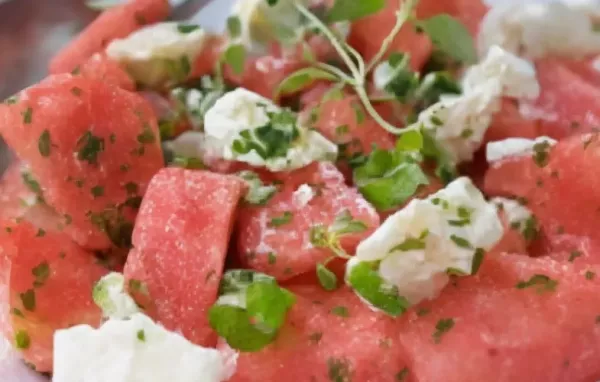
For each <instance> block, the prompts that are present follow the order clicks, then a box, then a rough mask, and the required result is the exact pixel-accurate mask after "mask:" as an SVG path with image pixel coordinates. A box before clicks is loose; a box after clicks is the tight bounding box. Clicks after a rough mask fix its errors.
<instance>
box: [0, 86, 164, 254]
mask: <svg viewBox="0 0 600 382" xmlns="http://www.w3.org/2000/svg"><path fill="white" fill-rule="evenodd" d="M18 97H19V100H18V102H17V103H16V104H13V105H0V132H1V133H2V135H3V138H4V139H5V141H6V142H7V143H8V145H9V146H10V147H11V148H12V149H13V150H14V151H15V152H16V153H17V155H18V156H19V157H20V158H21V159H22V160H24V161H26V162H27V163H28V164H29V166H30V168H31V172H32V174H33V175H34V176H35V177H36V179H37V180H38V181H39V183H40V186H41V188H42V190H43V193H44V197H45V199H46V201H47V202H48V204H49V205H51V206H52V207H53V208H54V209H55V210H56V211H57V212H59V214H60V215H63V216H64V217H65V224H67V223H69V222H70V224H67V225H66V227H65V230H66V231H67V232H68V233H69V234H70V235H72V237H73V239H74V240H75V241H76V242H78V243H79V244H80V245H82V246H84V247H86V248H90V249H106V248H109V247H110V246H111V245H112V244H113V243H114V244H117V245H124V244H126V242H127V241H129V234H130V229H129V233H128V232H127V231H128V229H127V228H128V227H131V223H132V221H133V218H134V217H135V215H134V214H133V213H131V212H130V211H129V210H130V209H129V208H128V206H131V207H135V206H136V203H138V202H139V198H140V197H141V196H142V195H143V193H144V191H145V189H146V186H147V184H148V182H149V181H150V178H151V177H152V176H153V175H154V174H155V173H156V172H157V171H158V170H159V169H160V168H161V167H163V156H162V150H161V147H160V140H159V138H158V128H157V123H156V118H155V116H154V113H153V111H152V109H151V108H150V106H149V104H148V103H147V102H146V101H145V100H144V99H143V98H141V97H140V96H139V95H137V94H135V93H130V92H128V91H125V90H122V89H119V88H117V87H113V86H111V85H108V84H105V83H102V82H98V81H93V80H89V79H86V78H83V77H81V76H71V75H68V74H64V75H58V76H52V77H49V78H48V79H46V80H44V81H42V82H41V83H40V84H38V85H35V86H33V87H31V88H28V89H25V90H24V91H23V92H21V93H20V94H19V96H18ZM107 222H108V223H107ZM107 224H108V225H107ZM103 231H107V233H108V235H107V234H106V233H105V232H103Z"/></svg>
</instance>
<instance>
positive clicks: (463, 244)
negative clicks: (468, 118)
mask: <svg viewBox="0 0 600 382" xmlns="http://www.w3.org/2000/svg"><path fill="white" fill-rule="evenodd" d="M450 240H452V241H453V242H454V244H456V246H458V247H460V248H464V249H473V246H472V245H471V243H470V242H469V241H468V240H467V239H465V238H464V237H460V236H457V235H450Z"/></svg>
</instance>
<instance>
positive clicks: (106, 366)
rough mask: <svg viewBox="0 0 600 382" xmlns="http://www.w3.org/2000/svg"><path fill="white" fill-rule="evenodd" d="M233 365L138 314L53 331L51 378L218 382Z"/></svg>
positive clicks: (80, 381) (74, 381)
mask: <svg viewBox="0 0 600 382" xmlns="http://www.w3.org/2000/svg"><path fill="white" fill-rule="evenodd" d="M234 369H235V359H234V360H229V359H225V357H224V356H223V355H222V354H221V353H220V352H219V351H218V350H216V349H208V348H204V347H201V346H197V345H194V344H192V343H191V342H189V341H188V340H186V339H185V338H184V337H182V336H181V335H179V334H177V333H173V332H170V331H168V330H166V329H164V328H163V327H162V326H160V325H158V324H156V323H154V322H153V321H152V320H151V319H150V318H148V317H147V316H145V315H143V314H141V313H138V314H135V315H133V316H132V317H131V318H130V319H128V320H115V319H111V320H109V321H107V322H106V323H104V325H102V327H100V328H99V329H94V328H92V327H90V326H87V325H80V326H75V327H72V328H70V329H65V330H58V331H57V332H56V333H55V335H54V378H53V381H54V382H99V381H102V382H104V381H110V382H165V381H177V382H199V381H203V382H221V381H225V380H227V379H228V378H229V377H230V376H231V375H232V374H233V371H234Z"/></svg>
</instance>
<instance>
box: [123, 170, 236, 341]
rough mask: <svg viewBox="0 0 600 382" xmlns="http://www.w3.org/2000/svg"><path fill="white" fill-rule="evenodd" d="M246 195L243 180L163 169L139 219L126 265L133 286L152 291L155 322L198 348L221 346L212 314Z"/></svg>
mask: <svg viewBox="0 0 600 382" xmlns="http://www.w3.org/2000/svg"><path fill="white" fill-rule="evenodd" d="M244 189H245V185H244V183H243V181H241V180H240V179H238V178H236V177H232V176H227V175H220V174H214V173H210V172H206V171H190V170H184V169H179V168H169V169H164V170H162V171H160V172H159V173H158V174H157V175H156V176H155V177H154V178H153V179H152V182H151V183H150V186H149V187H148V191H147V193H146V196H145V197H144V201H143V202H142V206H141V208H140V213H139V216H138V218H137V221H136V226H135V230H134V233H133V244H134V247H135V249H134V250H133V251H132V252H131V253H130V255H129V258H128V259H127V264H126V265H125V274H126V277H127V278H128V279H129V280H130V281H129V282H128V283H129V284H128V285H129V287H130V288H131V287H132V286H133V285H136V284H137V285H138V286H139V288H141V289H142V293H147V297H148V299H149V300H150V301H152V304H153V308H152V310H154V309H155V310H156V311H155V314H154V315H153V318H155V319H156V320H158V322H160V323H161V324H163V325H164V326H165V327H166V328H167V329H169V330H176V331H180V332H181V333H182V334H183V335H184V336H185V337H186V338H187V339H188V340H190V341H192V342H194V343H196V344H199V345H203V346H214V345H215V343H216V334H215V333H214V332H213V331H212V329H211V328H210V326H209V324H208V317H207V311H208V309H209V308H210V307H211V306H212V304H213V303H214V302H215V301H216V298H217V292H218V288H219V281H220V279H221V274H222V271H223V266H224V263H225V257H226V255H227V247H228V244H229V236H230V231H231V227H232V225H233V219H234V215H235V212H236V209H237V204H238V201H239V200H240V198H241V196H242V193H243V192H244ZM138 278H139V279H138ZM131 280H135V281H134V282H133V285H132V281H131ZM133 289H136V288H135V287H134V288H133ZM144 302H145V301H144V300H142V301H140V303H141V304H142V305H144ZM149 313H151V314H152V313H153V312H149Z"/></svg>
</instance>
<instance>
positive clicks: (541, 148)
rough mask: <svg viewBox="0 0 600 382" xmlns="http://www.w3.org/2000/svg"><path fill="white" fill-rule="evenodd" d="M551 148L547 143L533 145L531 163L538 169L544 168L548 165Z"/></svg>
mask: <svg viewBox="0 0 600 382" xmlns="http://www.w3.org/2000/svg"><path fill="white" fill-rule="evenodd" d="M551 147H552V146H551V145H550V143H549V142H548V141H542V142H538V143H536V144H535V145H533V161H534V162H535V164H536V165H537V166H538V167H545V166H546V165H547V164H548V160H549V151H550V148H551Z"/></svg>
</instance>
